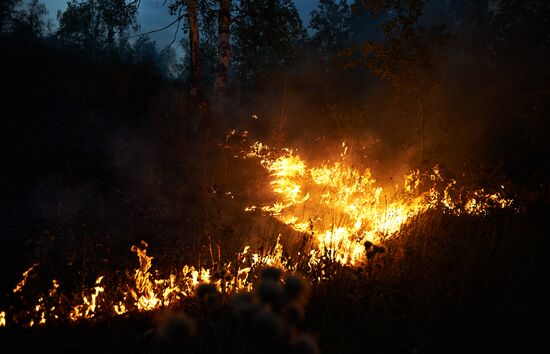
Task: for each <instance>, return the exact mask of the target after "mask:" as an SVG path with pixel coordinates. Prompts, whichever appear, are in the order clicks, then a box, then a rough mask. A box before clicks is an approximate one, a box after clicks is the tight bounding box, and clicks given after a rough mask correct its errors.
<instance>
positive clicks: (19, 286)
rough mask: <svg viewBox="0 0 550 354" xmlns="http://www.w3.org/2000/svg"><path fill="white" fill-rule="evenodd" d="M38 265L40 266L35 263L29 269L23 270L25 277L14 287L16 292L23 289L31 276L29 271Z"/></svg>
mask: <svg viewBox="0 0 550 354" xmlns="http://www.w3.org/2000/svg"><path fill="white" fill-rule="evenodd" d="M36 266H38V263H35V264H33V265H32V266H31V267H30V268H29V269H27V270H26V271H24V272H23V278H22V279H21V281H20V282H19V283H18V284H17V285H16V286H15V288H14V289H13V293H14V294H15V293H18V292H20V291H21V290H23V288H24V287H25V284H26V283H27V277H28V276H29V273H30V272H31V271H32V270H33V269H34V268H35V267H36Z"/></svg>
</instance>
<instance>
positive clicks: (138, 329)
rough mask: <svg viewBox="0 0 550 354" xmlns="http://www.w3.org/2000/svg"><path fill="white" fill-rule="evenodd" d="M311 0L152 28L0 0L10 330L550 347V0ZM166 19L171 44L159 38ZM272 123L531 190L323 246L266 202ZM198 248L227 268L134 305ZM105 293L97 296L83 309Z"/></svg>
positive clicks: (117, 8)
mask: <svg viewBox="0 0 550 354" xmlns="http://www.w3.org/2000/svg"><path fill="white" fill-rule="evenodd" d="M315 3H316V7H315V9H314V10H313V11H312V12H311V13H310V14H309V15H307V16H304V15H303V14H302V16H300V11H299V10H300V9H302V6H303V2H302V1H298V0H297V1H292V0H233V1H232V0H168V1H165V2H164V3H163V6H165V7H166V8H165V10H166V13H167V14H168V15H169V16H170V17H169V18H170V21H169V22H168V23H166V25H167V26H166V28H158V31H157V29H153V30H152V31H149V29H148V28H141V27H142V26H140V21H142V20H140V16H146V15H147V12H146V11H145V10H144V6H145V5H144V4H143V3H142V2H141V1H135V0H133V1H130V0H117V1H107V0H71V1H68V3H67V5H66V6H65V7H64V8H63V10H61V11H60V12H59V13H57V14H49V13H48V8H47V7H46V5H44V4H43V3H42V2H40V1H39V0H29V1H23V0H4V1H2V2H0V47H1V48H2V63H1V64H0V77H1V80H2V81H1V82H2V84H3V87H4V90H3V92H2V94H1V99H0V102H1V105H0V144H1V145H0V148H1V151H2V156H3V159H2V162H3V168H2V172H1V173H0V188H1V203H0V250H1V256H0V267H1V269H2V275H1V281H0V338H1V340H0V342H1V343H2V344H1V345H2V347H3V348H17V349H5V350H6V351H5V352H6V353H7V352H36V351H44V350H45V349H44V348H48V349H47V350H53V351H56V352H82V353H98V352H112V353H230V352H238V353H455V352H456V353H464V352H467V353H477V352H479V353H482V352H483V353H493V352H500V351H506V352H517V353H525V352H545V351H547V350H548V349H550V348H549V346H550V343H548V336H547V334H546V333H545V331H546V330H547V328H548V324H547V323H546V322H548V316H547V313H546V312H547V309H548V300H547V299H546V297H547V295H546V290H545V288H546V282H547V279H548V276H549V275H550V274H548V273H549V272H548V256H547V255H546V253H547V250H548V249H549V248H548V235H549V234H550V227H549V223H548V213H549V206H550V200H549V195H548V193H549V191H550V190H549V184H548V181H549V180H550V179H549V178H550V173H549V172H550V169H549V168H550V166H549V165H548V164H549V159H548V156H550V143H549V142H550V134H549V132H550V126H549V123H548V122H549V121H550V120H549V119H548V115H549V114H550V84H549V83H550V71H549V68H548V62H549V60H550V31H549V30H548V28H550V26H548V21H549V20H548V19H549V18H550V3H549V2H547V1H543V0H526V1H519V0H498V1H488V0H487V1H473V0H467V1H454V0H450V1H435V0H432V1H423V0H401V1H397V0H395V1H394V0H354V1H345V0H319V1H318V2H315ZM141 11H143V13H142V12H141ZM166 31H168V33H169V34H170V36H169V37H170V38H172V35H173V40H172V41H171V43H170V41H168V43H163V44H160V43H157V42H155V41H154V40H153V39H151V38H152V37H151V36H153V35H154V34H157V33H163V32H164V33H166ZM255 141H264V142H267V143H268V145H269V146H270V147H273V149H278V151H284V150H281V149H282V148H284V147H289V146H290V147H294V148H297V149H298V151H299V153H300V156H303V157H305V158H306V159H307V161H308V162H309V161H311V162H312V164H313V162H315V163H320V162H321V161H325V160H328V159H332V158H333V157H335V156H336V159H337V158H338V157H339V156H340V153H341V150H342V141H345V142H346V145H345V146H346V149H347V147H349V149H350V153H349V154H350V155H352V156H353V159H351V161H352V162H351V164H352V165H353V166H354V167H356V166H362V164H366V165H368V166H369V167H370V168H371V170H372V172H373V175H374V176H376V178H377V180H378V182H379V183H381V185H383V186H393V185H395V184H398V183H401V180H402V179H401V178H402V176H403V175H404V174H406V173H407V172H408V171H411V170H416V169H418V170H419V171H427V170H429V169H430V168H432V166H434V165H437V166H439V168H440V169H441V170H442V171H444V173H445V175H446V176H449V178H453V179H456V180H459V181H460V182H459V184H460V185H461V187H460V188H466V187H462V186H466V185H468V186H474V187H475V188H476V189H479V188H483V187H484V186H488V185H489V186H496V188H497V189H498V190H499V191H502V190H505V191H506V193H507V194H506V197H509V198H511V199H513V204H512V206H511V207H507V208H498V209H494V210H490V211H489V212H487V213H483V215H470V214H467V213H454V214H453V213H448V212H447V213H445V212H442V211H444V210H445V207H444V205H442V204H441V203H439V204H437V205H436V207H434V208H431V209H429V210H427V211H426V212H423V213H418V214H415V215H414V216H411V217H410V218H409V219H408V220H407V222H405V223H403V225H402V227H400V229H399V231H398V232H397V233H396V234H395V235H393V236H392V237H387V238H385V236H386V235H383V236H384V237H382V238H381V239H377V240H370V241H366V242H364V243H363V246H364V250H363V249H362V250H361V251H362V252H363V253H362V254H363V255H364V257H363V258H362V259H361V260H360V261H358V262H356V263H354V264H347V263H345V264H343V263H342V262H339V261H338V260H337V259H336V257H335V256H334V255H333V254H331V253H330V252H327V253H325V254H323V256H322V257H319V260H318V262H317V263H315V265H314V266H313V265H312V264H311V262H310V259H309V258H308V255H309V254H310V253H309V252H311V250H313V249H315V237H316V234H315V232H316V231H315V229H314V223H316V222H317V221H316V220H314V219H313V218H311V219H309V220H306V221H307V222H309V223H310V226H306V227H305V229H304V230H298V231H297V230H296V229H295V228H293V227H292V224H290V223H284V222H282V221H281V219H279V218H277V217H276V215H275V213H273V212H272V213H265V212H261V211H260V210H255V211H253V212H248V211H245V208H247V207H249V206H251V205H258V206H262V205H272V204H274V203H275V202H277V198H276V197H275V196H274V194H273V193H271V192H270V181H271V180H270V175H269V173H268V172H267V170H265V169H263V168H262V166H261V165H260V163H259V162H258V161H257V160H256V159H253V158H246V156H247V153H248V152H249V151H250V146H251V145H252V144H253V143H254V142H255ZM342 156H343V155H342ZM342 159H343V158H342ZM424 177H425V179H426V180H427V181H429V179H430V176H428V175H425V176H424ZM425 185H428V182H425ZM446 186H447V185H446V184H445V183H443V182H441V186H440V187H438V188H440V190H439V192H440V194H441V195H442V194H443V190H444V189H445V187H446ZM457 188H458V187H457ZM386 190H388V189H386ZM389 191H390V192H388V196H386V195H384V196H383V198H386V197H387V198H391V191H392V190H391V188H390V189H389ZM445 191H446V189H445ZM491 193H492V191H491ZM395 194H397V192H396V193H395ZM385 203H386V205H387V204H388V202H387V201H386V202H385ZM305 208H306V206H305V204H304V209H305ZM304 213H305V212H303V214H304ZM334 219H335V220H336V219H337V216H336V215H334ZM342 220H344V219H343V218H342V219H341V220H340V221H339V222H345V220H344V221H342ZM336 224H337V222H336V221H334V222H333V226H335V225H336ZM336 226H338V225H336ZM142 240H145V241H146V242H143V241H142ZM133 245H138V246H133ZM245 246H250V251H243V248H244V247H245ZM279 247H282V248H279ZM145 250H146V253H143V255H142V254H141V253H140V252H145ZM279 251H280V253H278V252H279ZM246 252H248V253H246ZM252 252H257V254H258V255H259V256H260V257H261V256H266V257H267V256H272V255H274V254H276V257H275V256H273V257H274V258H276V261H275V263H273V264H272V263H269V262H263V263H262V261H261V260H260V261H253V260H252V257H250V254H251V253H252ZM137 255H138V256H139V262H140V263H139V264H138V263H137V262H136V256H137ZM144 255H145V256H144ZM148 256H152V257H153V262H154V266H153V267H152V268H150V264H149V265H148V264H147V260H148V258H147V257H148ZM247 257H248V258H247ZM260 259H261V258H260ZM33 264H36V266H35V267H33V268H32V270H31V271H29V272H28V275H25V276H24V279H25V280H26V282H23V285H22V287H21V289H18V290H17V291H15V288H16V286H17V287H18V284H21V281H22V279H21V274H22V273H23V272H24V271H26V270H28V269H29V267H30V266H32V265H33ZM268 264H271V265H274V266H273V267H268V266H267V265H268ZM186 265H193V266H194V267H196V268H197V269H198V268H199V267H205V268H207V269H209V270H211V272H210V273H209V274H208V276H209V279H202V278H200V279H199V280H198V281H197V283H200V284H199V285H196V284H194V285H193V289H194V290H192V291H190V292H189V293H188V294H187V295H186V296H181V298H178V300H177V301H172V300H171V301H170V303H169V304H167V306H157V307H155V308H154V310H152V311H142V309H141V308H139V306H138V305H135V306H134V307H132V308H125V309H124V310H120V308H118V307H117V309H116V311H117V312H118V311H119V310H120V312H121V314H120V315H115V313H114V311H113V310H112V307H113V304H117V306H118V304H119V302H118V301H119V299H120V298H121V297H122V296H123V294H124V296H127V297H128V298H129V299H130V298H131V296H132V295H131V294H132V293H131V291H137V292H138V293H139V294H138V295H141V294H142V293H143V294H145V293H146V292H145V290H143V289H137V288H139V284H143V287H144V288H145V287H146V286H147V284H149V283H148V281H151V279H153V280H152V281H151V284H154V279H160V274H170V272H171V271H172V270H173V269H182V268H183V267H184V266H186ZM290 265H292V266H290ZM239 267H240V268H239ZM136 268H137V270H136ZM244 268H246V269H247V270H246V272H244V271H243V269H244ZM134 270H135V271H134ZM136 274H137V275H136ZM242 274H245V275H246V277H245V278H246V281H244V280H243V282H245V283H246V286H241V288H239V289H236V288H238V287H237V286H236V285H235V284H237V283H238V282H239V281H241V280H242V279H243V275H242ZM99 275H103V276H104V277H103V278H102V279H99V278H98V276H99ZM138 276H140V277H142V278H139V280H136V279H137V277H138ZM155 277H156V278H155ZM52 279H55V283H53V284H54V285H53V287H52ZM140 282H141V283H140ZM134 283H135V284H137V285H136V286H135V287H134V285H133V284H134ZM56 284H58V285H56ZM127 284H132V286H127ZM100 287H101V289H117V292H116V293H115V292H108V291H107V290H105V291H104V292H103V290H97V289H99V288H100ZM94 291H96V295H97V296H98V297H97V299H98V302H97V308H98V309H99V310H96V309H95V307H94V310H92V315H91V316H88V317H89V318H85V317H86V315H84V314H80V315H78V316H80V317H78V316H77V317H78V318H75V319H76V320H74V319H72V318H70V316H69V313H72V312H71V311H74V304H75V303H76V302H79V303H82V301H83V298H84V297H86V301H88V300H90V299H91V294H93V293H94ZM140 291H141V292H140ZM136 297H137V296H136ZM38 299H40V300H38ZM125 299H126V298H125ZM171 299H173V298H171ZM136 303H137V300H136ZM37 306H38V307H37ZM52 307H54V308H56V309H55V310H54V309H52V310H51V311H50V310H48V311H50V312H49V313H50V314H48V315H44V316H45V317H43V318H42V319H43V321H44V322H45V323H39V322H40V321H41V317H40V313H45V309H51V308H52ZM35 308H36V311H35V310H33V309H35ZM89 309H90V308H89V307H88V310H89ZM81 310H82V311H84V310H86V307H82V308H81ZM32 311H35V313H33V314H32V315H29V313H31V312H32ZM94 311H95V312H94ZM60 313H65V314H67V315H66V316H65V317H62V316H60V315H59V314H60ZM33 316H34V317H33ZM75 316H76V315H75ZM31 319H32V323H31V322H29V321H30V320H31ZM3 350H4V349H3Z"/></svg>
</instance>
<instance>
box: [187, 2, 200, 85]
mask: <svg viewBox="0 0 550 354" xmlns="http://www.w3.org/2000/svg"><path fill="white" fill-rule="evenodd" d="M187 20H188V22H189V53H190V57H191V87H192V90H193V93H194V94H197V95H199V94H200V93H201V84H200V83H201V66H200V59H199V58H200V52H199V20H198V17H197V0H189V1H188V9H187Z"/></svg>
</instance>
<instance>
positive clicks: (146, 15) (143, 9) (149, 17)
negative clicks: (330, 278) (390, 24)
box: [43, 0, 318, 47]
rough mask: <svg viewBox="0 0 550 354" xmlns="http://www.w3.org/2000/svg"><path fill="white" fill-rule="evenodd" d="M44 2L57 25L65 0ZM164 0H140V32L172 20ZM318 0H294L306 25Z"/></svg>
mask: <svg viewBox="0 0 550 354" xmlns="http://www.w3.org/2000/svg"><path fill="white" fill-rule="evenodd" d="M43 2H44V4H46V7H47V8H48V10H49V17H50V18H51V20H52V23H53V24H54V27H56V26H57V20H56V14H57V11H58V10H63V9H65V7H66V6H67V0H43ZM163 2H164V0H142V1H141V5H140V9H139V17H138V22H139V24H140V26H141V29H140V32H147V31H150V30H152V29H156V28H160V27H164V26H166V25H167V24H168V23H170V22H171V21H173V18H172V17H171V16H170V14H169V13H168V8H167V7H166V6H162V4H163ZM317 2H318V0H294V3H295V4H296V7H297V8H298V11H299V12H300V16H301V17H302V21H303V22H304V25H305V26H306V27H307V25H308V23H309V14H310V12H311V10H313V9H314V8H315V6H317ZM180 36H181V33H180V34H179V35H178V39H179V37H180ZM173 37H174V30H173V29H168V30H166V31H162V32H159V33H155V34H152V35H151V38H152V39H153V40H155V41H157V43H158V45H159V47H164V46H165V45H167V44H168V43H170V42H171V41H172V38H173Z"/></svg>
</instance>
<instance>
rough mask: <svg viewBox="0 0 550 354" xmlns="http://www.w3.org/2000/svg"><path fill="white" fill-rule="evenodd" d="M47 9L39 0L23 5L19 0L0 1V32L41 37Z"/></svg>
mask: <svg viewBox="0 0 550 354" xmlns="http://www.w3.org/2000/svg"><path fill="white" fill-rule="evenodd" d="M47 14H48V10H47V8H46V6H45V5H44V4H42V3H41V2H40V1H39V0H31V1H29V2H27V3H26V5H25V6H23V4H22V1H21V0H6V1H2V2H0V34H7V33H11V34H12V35H17V36H22V37H41V36H42V35H43V34H44V30H45V28H46V19H45V18H46V15H47Z"/></svg>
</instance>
